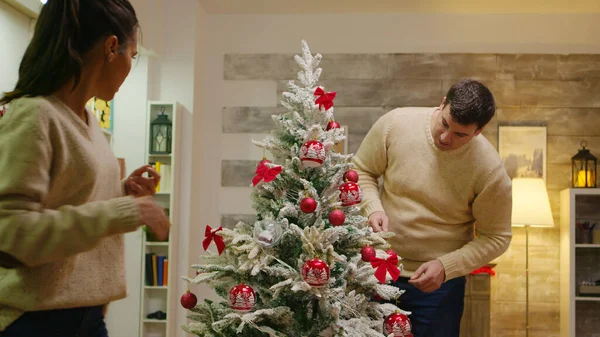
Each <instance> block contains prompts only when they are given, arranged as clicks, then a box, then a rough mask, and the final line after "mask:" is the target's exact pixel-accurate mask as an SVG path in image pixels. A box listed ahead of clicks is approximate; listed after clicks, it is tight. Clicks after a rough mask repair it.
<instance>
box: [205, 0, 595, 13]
mask: <svg viewBox="0 0 600 337" xmlns="http://www.w3.org/2000/svg"><path fill="white" fill-rule="evenodd" d="M198 1H199V2H200V4H201V5H202V7H203V8H204V10H205V11H206V12H207V13H208V14H309V13H310V14H314V13H323V14H334V13H456V14H458V13H464V14H484V13H531V14H533V13H537V14H549V13H562V14H564V13H600V0H198Z"/></svg>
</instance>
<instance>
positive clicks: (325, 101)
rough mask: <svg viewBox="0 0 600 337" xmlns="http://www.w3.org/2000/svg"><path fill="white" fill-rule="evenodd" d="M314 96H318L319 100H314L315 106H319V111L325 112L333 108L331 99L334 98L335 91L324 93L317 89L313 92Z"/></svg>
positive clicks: (319, 88)
mask: <svg viewBox="0 0 600 337" xmlns="http://www.w3.org/2000/svg"><path fill="white" fill-rule="evenodd" d="M315 96H319V98H317V99H316V100H315V104H318V105H319V110H321V108H325V111H327V110H329V109H331V107H332V106H333V99H334V98H335V91H331V92H325V90H323V89H322V88H321V87H318V88H317V89H316V90H315Z"/></svg>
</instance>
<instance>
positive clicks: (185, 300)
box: [181, 290, 198, 310]
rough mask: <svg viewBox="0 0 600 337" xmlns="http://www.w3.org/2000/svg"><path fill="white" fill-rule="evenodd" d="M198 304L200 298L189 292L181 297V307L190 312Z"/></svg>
mask: <svg viewBox="0 0 600 337" xmlns="http://www.w3.org/2000/svg"><path fill="white" fill-rule="evenodd" d="M196 303H198V298H197V297H196V295H194V294H193V293H191V292H190V291H189V290H188V291H186V292H185V294H183V296H181V306H182V307H184V308H186V309H188V310H190V309H193V308H194V307H195V306H196Z"/></svg>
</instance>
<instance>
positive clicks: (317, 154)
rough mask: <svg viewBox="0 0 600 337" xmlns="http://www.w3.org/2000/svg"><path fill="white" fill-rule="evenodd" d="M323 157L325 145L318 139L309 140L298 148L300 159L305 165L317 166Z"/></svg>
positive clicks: (321, 162)
mask: <svg viewBox="0 0 600 337" xmlns="http://www.w3.org/2000/svg"><path fill="white" fill-rule="evenodd" d="M325 158H326V157H325V145H323V143H321V142H320V141H318V140H309V141H308V142H306V143H304V145H302V147H301V148H300V160H301V161H302V164H304V166H306V167H311V168H314V167H319V166H321V165H323V162H324V161H325Z"/></svg>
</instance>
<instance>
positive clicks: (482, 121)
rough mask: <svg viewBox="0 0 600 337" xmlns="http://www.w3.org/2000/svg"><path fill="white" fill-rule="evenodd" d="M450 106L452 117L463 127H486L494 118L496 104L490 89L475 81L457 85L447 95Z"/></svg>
mask: <svg viewBox="0 0 600 337" xmlns="http://www.w3.org/2000/svg"><path fill="white" fill-rule="evenodd" d="M446 104H450V116H452V118H453V119H454V121H455V122H457V123H459V124H462V125H471V124H477V129H481V128H482V127H484V126H485V125H486V124H487V123H488V122H489V121H490V120H491V119H492V117H494V112H495V111H496V103H495V102H494V96H493V95H492V92H491V91H490V89H488V88H487V87H486V86H485V85H483V84H482V83H481V82H478V81H475V80H463V81H460V82H457V83H455V84H454V85H453V86H452V87H450V90H448V93H447V94H446Z"/></svg>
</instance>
